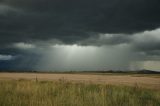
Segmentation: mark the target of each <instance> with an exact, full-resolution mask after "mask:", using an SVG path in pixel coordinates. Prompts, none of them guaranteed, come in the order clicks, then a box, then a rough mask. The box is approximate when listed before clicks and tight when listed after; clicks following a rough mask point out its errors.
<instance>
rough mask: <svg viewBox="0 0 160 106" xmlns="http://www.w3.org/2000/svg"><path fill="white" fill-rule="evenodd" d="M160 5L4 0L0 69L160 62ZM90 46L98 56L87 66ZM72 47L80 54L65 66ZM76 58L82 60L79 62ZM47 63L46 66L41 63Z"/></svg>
mask: <svg viewBox="0 0 160 106" xmlns="http://www.w3.org/2000/svg"><path fill="white" fill-rule="evenodd" d="M159 4H160V1H159V0H78V1H77V0H0V56H1V59H0V64H1V65H0V67H2V66H6V67H7V66H8V67H9V66H10V67H14V66H15V64H19V67H18V66H16V68H19V69H21V68H22V69H23V68H24V69H26V68H27V67H30V69H39V70H40V68H41V69H45V70H46V69H50V70H51V69H53V70H54V69H57V70H58V69H59V67H60V66H61V65H62V66H63V67H62V68H61V70H62V69H67V70H70V69H76V68H77V67H79V68H77V70H78V69H81V68H80V67H84V68H82V69H83V70H85V69H86V70H87V69H88V70H93V69H95V70H96V69H100V67H104V69H107V68H108V69H129V67H130V65H131V64H132V63H136V64H137V62H141V61H159V58H160V37H159V35H160V14H159V13H160V6H159ZM56 45H58V46H56ZM60 45H61V46H60ZM75 45H76V46H75ZM74 47H75V48H74ZM73 48H74V49H75V50H73ZM91 48H92V49H93V48H94V50H95V49H96V50H95V51H92V50H91ZM65 50H66V51H65ZM90 50H91V51H92V52H94V53H93V54H94V55H91V57H89V60H90V61H88V62H87V63H90V64H88V66H85V62H84V61H85V59H86V58H84V57H87V56H90V54H92V53H91V52H90ZM70 51H77V52H74V56H73V57H72V58H71V59H70V65H68V66H66V65H67V64H66V62H65V61H62V57H63V58H66V57H65V53H68V54H69V53H70ZM85 51H86V52H85ZM107 51H108V52H107ZM78 52H81V53H82V54H83V53H84V54H83V55H82V54H78ZM112 54H113V57H112ZM52 55H54V56H52ZM8 56H10V57H12V56H13V57H15V58H14V59H11V61H14V62H15V64H11V63H7V62H6V61H5V62H4V59H5V60H6V59H7V58H9V57H8ZM78 56H80V57H82V58H81V59H80V58H77V60H76V61H75V60H74V59H76V57H78ZM51 57H52V58H51ZM97 57H99V58H97ZM110 57H112V58H110ZM118 58H119V61H117V62H116V60H117V59H118ZM49 59H51V60H49ZM78 59H79V61H78ZM8 60H9V59H8ZM53 60H54V61H53ZM73 60H74V61H73ZM96 60H97V62H96ZM11 61H10V62H11ZM37 61H39V63H37ZM43 61H45V62H46V63H48V65H47V64H46V65H45V66H44V67H40V66H42V64H43V63H44V62H43ZM47 61H48V62H47ZM58 61H59V64H58V63H57V62H58ZM93 61H95V62H93ZM14 62H13V63H14ZM2 63H3V65H2ZM20 63H21V64H20ZM60 63H63V64H60ZM122 63H123V64H122ZM6 64H7V65H6ZM49 64H54V65H55V64H58V65H57V66H56V67H52V66H54V65H49ZM125 64H126V65H125ZM112 65H113V66H112ZM93 66H94V67H93ZM114 66H115V68H114ZM33 67H34V68H33ZM35 67H36V68H35ZM38 67H39V68H38ZM90 67H92V68H90ZM136 67H137V66H136Z"/></svg>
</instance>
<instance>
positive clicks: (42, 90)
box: [0, 80, 160, 106]
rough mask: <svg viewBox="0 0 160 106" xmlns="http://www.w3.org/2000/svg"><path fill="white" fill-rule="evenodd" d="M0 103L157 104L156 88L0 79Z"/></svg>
mask: <svg viewBox="0 0 160 106" xmlns="http://www.w3.org/2000/svg"><path fill="white" fill-rule="evenodd" d="M0 106H160V91H154V90H149V89H143V88H139V87H137V86H135V87H127V86H112V85H100V84H97V85H96V84H86V83H71V82H66V81H64V80H60V81H53V82H52V81H33V80H32V81H31V80H30V81H29V80H18V81H16V80H14V81H0Z"/></svg>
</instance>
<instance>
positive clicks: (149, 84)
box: [0, 73, 160, 90]
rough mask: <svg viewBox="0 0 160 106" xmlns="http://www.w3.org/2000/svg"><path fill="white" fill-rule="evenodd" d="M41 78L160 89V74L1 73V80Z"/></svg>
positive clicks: (44, 79)
mask: <svg viewBox="0 0 160 106" xmlns="http://www.w3.org/2000/svg"><path fill="white" fill-rule="evenodd" d="M12 79H14V80H19V79H29V80H35V79H36V80H40V81H57V80H59V79H64V80H66V81H71V82H83V83H93V84H110V85H126V86H135V85H137V86H139V87H144V88H151V89H156V90H160V74H154V75H153V74H148V75H146V74H116V73H115V74H114V73H110V74H103V73H101V74H99V73H91V74H90V73H85V74H84V73H79V74H66V73H61V74H58V73H0V80H12Z"/></svg>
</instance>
